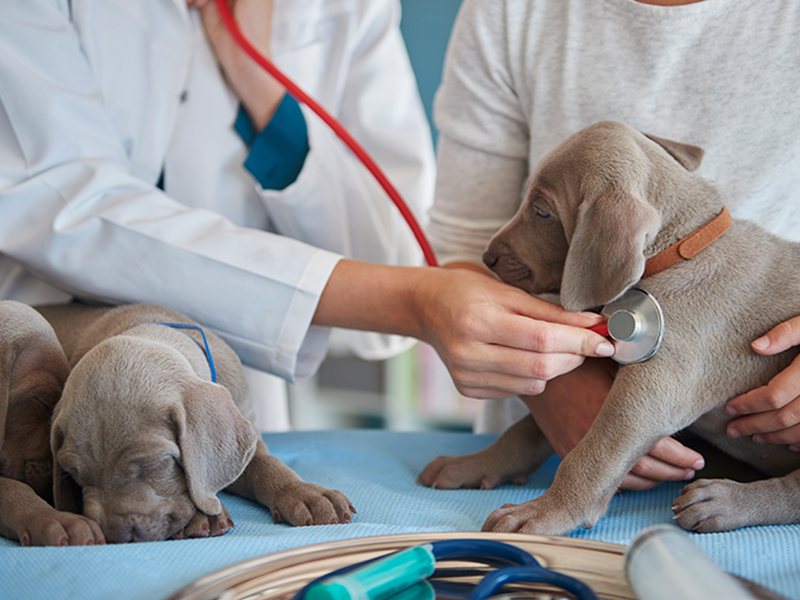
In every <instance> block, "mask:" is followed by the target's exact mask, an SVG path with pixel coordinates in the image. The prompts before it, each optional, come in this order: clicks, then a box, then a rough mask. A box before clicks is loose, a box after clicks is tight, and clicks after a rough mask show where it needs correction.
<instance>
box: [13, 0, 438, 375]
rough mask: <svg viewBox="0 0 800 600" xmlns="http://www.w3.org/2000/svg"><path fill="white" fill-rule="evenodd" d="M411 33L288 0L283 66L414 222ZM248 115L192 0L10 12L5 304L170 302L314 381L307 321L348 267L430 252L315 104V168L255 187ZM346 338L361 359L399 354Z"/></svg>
mask: <svg viewBox="0 0 800 600" xmlns="http://www.w3.org/2000/svg"><path fill="white" fill-rule="evenodd" d="M398 21H399V5H398V2H397V1H396V0H338V1H335V2H334V1H331V0H275V5H274V14H273V36H272V42H271V44H272V47H271V52H272V57H273V60H274V61H275V63H276V64H277V65H278V66H279V67H280V68H281V69H283V70H284V72H286V73H287V75H288V76H289V77H291V78H292V79H294V80H295V82H296V83H298V84H299V85H300V86H301V87H302V88H304V89H305V90H306V91H307V92H308V93H309V94H310V95H312V96H313V97H315V98H316V99H317V100H319V101H320V102H321V103H322V104H323V105H324V106H325V107H326V108H327V109H328V110H330V111H331V112H332V113H333V114H334V115H337V116H338V118H339V119H340V120H341V121H342V122H343V123H344V124H345V126H346V127H348V129H349V130H350V132H351V133H352V134H353V135H354V136H355V138H356V139H358V140H359V141H360V142H361V143H362V144H363V145H364V146H365V148H366V149H367V150H368V151H369V152H370V153H371V154H372V156H373V157H374V158H375V160H376V161H377V162H378V163H379V164H380V165H381V166H382V167H383V168H384V169H385V171H386V173H387V176H388V177H389V179H391V180H392V181H393V182H394V184H395V185H396V186H397V187H398V189H399V190H400V192H401V193H402V194H403V196H404V197H405V198H406V200H407V201H408V202H409V204H410V205H411V207H412V210H413V211H414V212H415V213H416V215H417V216H418V217H419V218H421V217H422V216H423V215H424V214H425V212H426V210H427V208H428V205H429V204H430V201H431V196H432V187H433V177H434V166H433V165H434V161H433V151H432V144H431V140H430V131H429V128H428V125H427V121H426V119H425V115H424V111H423V109H422V104H421V101H420V99H419V94H418V91H417V88H416V82H415V80H414V78H413V74H412V71H411V67H410V63H409V61H408V56H407V53H406V50H405V47H404V45H403V41H402V38H401V36H400V32H399V28H398ZM237 109H238V101H237V100H236V99H235V98H234V96H233V95H232V93H231V91H230V90H229V88H228V87H227V86H226V84H225V82H224V80H223V78H222V76H221V74H220V71H219V69H218V67H217V65H216V63H215V60H214V56H213V54H212V51H211V49H210V47H209V45H208V43H207V41H206V38H205V35H204V32H203V29H202V25H201V23H200V19H199V15H198V14H197V11H195V10H190V9H187V7H186V4H185V0H136V1H131V0H72V1H71V2H70V1H69V0H3V2H2V10H0V253H1V254H0V298H6V299H8V298H13V299H17V300H21V301H24V302H27V303H30V304H37V303H42V302H47V301H54V300H66V299H68V298H69V297H72V296H78V297H81V298H84V299H89V300H96V301H104V302H111V303H120V302H158V303H162V304H166V305H168V306H170V307H172V308H174V309H176V310H178V311H181V312H183V313H185V314H187V315H189V316H190V317H192V318H194V319H196V320H197V321H199V322H201V323H204V324H205V325H206V326H208V327H209V328H210V329H212V330H213V331H215V332H216V333H218V334H219V335H221V336H222V337H223V338H224V339H225V340H227V341H228V342H229V343H230V344H231V345H232V346H233V348H234V349H235V350H236V351H237V353H238V354H239V355H240V356H241V357H242V359H243V361H244V362H245V363H246V364H249V365H252V366H254V367H256V368H258V369H262V370H265V371H268V372H271V373H275V374H277V375H280V376H281V377H283V378H285V379H288V380H291V381H302V380H304V379H306V378H308V377H310V376H311V375H312V374H313V373H314V372H315V370H316V369H317V367H318V365H319V363H320V361H321V360H322V358H323V357H324V354H325V352H326V346H327V338H328V333H329V332H328V330H327V329H325V328H320V327H315V326H310V322H311V318H312V315H313V313H314V310H315V308H316V305H317V302H318V299H319V295H320V293H321V291H322V289H323V287H324V285H325V283H326V281H327V278H328V276H329V275H330V273H331V271H332V269H333V267H334V266H335V264H336V262H337V261H338V260H339V258H340V257H341V256H348V257H353V258H357V259H361V260H367V261H373V262H381V263H392V264H420V263H421V253H420V252H419V250H418V248H417V247H416V244H415V241H414V239H413V237H412V235H411V234H410V232H409V230H408V228H407V226H406V225H405V223H404V222H403V220H402V218H401V217H400V216H399V213H398V211H397V210H396V209H395V207H394V206H393V205H392V203H391V201H390V200H389V199H388V198H387V197H386V196H385V195H384V193H383V191H382V190H381V188H380V187H379V186H378V184H377V183H375V182H374V180H373V179H372V177H371V176H370V175H369V174H368V173H367V171H366V170H365V169H364V168H363V167H362V166H361V164H360V163H358V162H357V160H356V159H355V158H354V157H353V156H352V155H351V153H350V152H349V150H347V149H346V148H345V147H344V145H343V144H342V143H341V142H340V141H339V140H338V138H336V137H335V135H334V134H333V133H332V132H331V131H330V130H329V129H328V128H327V126H326V125H324V124H323V123H322V121H320V120H319V119H318V117H317V116H316V115H314V114H313V113H312V112H311V111H310V110H308V109H307V108H306V107H303V109H304V114H305V117H306V122H307V125H308V131H309V144H310V147H311V149H310V152H309V154H308V157H307V159H306V162H305V165H304V167H303V170H302V172H301V173H300V175H299V177H298V179H297V181H295V183H293V184H292V185H291V186H289V187H288V188H287V189H286V190H284V191H283V192H275V191H265V190H263V189H261V188H260V186H259V185H258V184H257V183H256V182H255V180H254V179H253V177H252V176H251V175H250V174H249V173H248V172H247V171H246V170H245V169H244V168H243V166H242V163H243V161H244V159H245V157H246V153H247V150H246V148H245V146H244V144H243V142H242V141H241V139H240V138H239V136H238V135H237V133H236V132H235V131H234V130H233V128H232V123H233V121H234V118H235V116H236V112H237ZM162 168H163V169H164V173H165V185H166V189H165V192H166V193H164V192H162V191H160V190H159V189H157V188H156V187H155V184H156V182H157V180H158V178H159V175H160V174H161V172H162ZM350 333H352V334H355V335H353V336H352V338H351V341H352V347H353V349H354V350H355V351H356V352H358V353H360V354H361V355H362V356H365V357H371V358H380V357H382V356H386V355H389V354H391V353H392V352H396V351H397V350H399V349H400V348H401V347H402V345H403V342H402V341H400V340H398V339H397V338H394V339H393V340H390V339H389V336H378V335H377V334H363V333H362V334H356V332H350Z"/></svg>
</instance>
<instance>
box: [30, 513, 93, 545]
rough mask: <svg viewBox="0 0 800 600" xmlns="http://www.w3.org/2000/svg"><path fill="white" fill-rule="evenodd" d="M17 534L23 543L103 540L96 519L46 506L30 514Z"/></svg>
mask: <svg viewBox="0 0 800 600" xmlns="http://www.w3.org/2000/svg"><path fill="white" fill-rule="evenodd" d="M17 537H18V538H19V542H20V544H21V545H23V546H95V545H100V544H105V543H106V539H105V537H104V536H103V532H102V530H101V529H100V525H99V524H98V523H97V522H96V521H93V520H92V519H88V518H86V517H84V516H83V515H77V514H74V513H69V512H61V511H57V510H55V509H54V508H50V507H48V509H45V510H43V511H38V512H37V513H36V514H32V515H31V518H30V519H29V521H28V522H27V523H26V524H25V525H24V526H22V527H20V528H19V530H18V534H17Z"/></svg>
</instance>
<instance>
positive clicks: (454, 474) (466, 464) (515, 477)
mask: <svg viewBox="0 0 800 600" xmlns="http://www.w3.org/2000/svg"><path fill="white" fill-rule="evenodd" d="M527 479H528V476H527V474H515V473H504V472H503V471H502V470H501V469H500V468H498V467H497V465H496V464H495V463H493V462H492V461H491V460H486V459H485V458H484V457H482V456H481V455H480V453H478V454H465V455H463V456H439V457H437V458H434V459H433V460H432V461H431V462H430V463H428V465H427V466H426V467H425V468H424V469H423V470H422V473H421V474H420V476H419V478H418V479H417V483H420V484H422V485H424V486H426V487H430V488H434V489H440V490H455V489H459V488H463V489H481V490H491V489H494V488H496V487H497V486H499V485H501V484H503V483H506V482H511V483H514V484H515V485H523V484H524V483H525V482H526V481H527Z"/></svg>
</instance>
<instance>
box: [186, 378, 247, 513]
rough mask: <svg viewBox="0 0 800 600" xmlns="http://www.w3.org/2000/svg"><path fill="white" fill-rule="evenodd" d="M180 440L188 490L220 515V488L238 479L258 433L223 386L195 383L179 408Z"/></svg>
mask: <svg viewBox="0 0 800 600" xmlns="http://www.w3.org/2000/svg"><path fill="white" fill-rule="evenodd" d="M174 419H175V422H176V424H177V431H178V445H179V446H180V449H181V460H182V463H183V470H184V472H185V473H186V480H187V484H188V486H189V495H190V496H191V497H192V502H194V504H195V506H197V508H199V509H200V510H201V511H202V512H204V513H205V514H207V515H218V514H219V513H220V511H221V510H222V505H221V504H220V502H219V500H218V499H217V492H219V491H220V490H223V489H225V488H226V487H228V486H229V485H230V484H231V483H233V482H234V481H236V479H237V478H238V477H239V475H241V474H242V472H243V471H244V469H245V467H247V465H248V463H249V462H250V459H251V458H252V457H253V454H254V453H255V451H256V443H257V440H258V434H257V433H256V431H255V429H254V428H253V426H252V425H251V424H250V422H249V421H248V420H247V419H245V418H244V417H243V416H242V414H241V412H239V409H238V408H237V407H236V405H235V404H234V402H233V399H232V398H231V395H230V393H228V390H226V389H225V388H224V387H222V386H221V385H217V384H213V383H208V382H204V381H203V382H191V383H190V384H188V386H187V389H186V391H185V392H184V401H183V404H182V405H178V406H177V407H176V409H175V413H174Z"/></svg>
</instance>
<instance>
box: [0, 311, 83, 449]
mask: <svg viewBox="0 0 800 600" xmlns="http://www.w3.org/2000/svg"><path fill="white" fill-rule="evenodd" d="M68 374H69V363H68V362H67V357H66V356H65V354H64V350H63V349H62V348H61V344H59V342H58V338H57V337H56V334H55V331H53V328H52V327H51V326H50V324H49V323H48V322H47V321H46V320H45V318H44V317H43V316H42V315H41V314H39V313H38V312H37V311H36V310H35V309H33V308H31V307H30V306H27V305H26V304H22V303H21V302H16V301H13V300H3V301H0V449H1V448H2V447H3V440H4V437H5V431H6V418H7V416H8V410H9V408H10V406H11V404H12V403H17V402H25V401H27V399H31V400H32V401H35V402H37V403H38V402H42V401H43V402H45V403H46V405H47V408H48V409H52V407H53V404H55V402H56V401H57V400H58V398H59V397H60V395H61V390H62V389H63V387H64V382H65V381H66V379H67V375H68ZM37 408H38V407H37ZM47 420H48V422H49V415H47ZM17 425H19V424H17ZM43 426H44V427H47V424H43ZM19 431H20V430H19V429H17V432H19ZM43 431H46V429H45V430H43Z"/></svg>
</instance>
